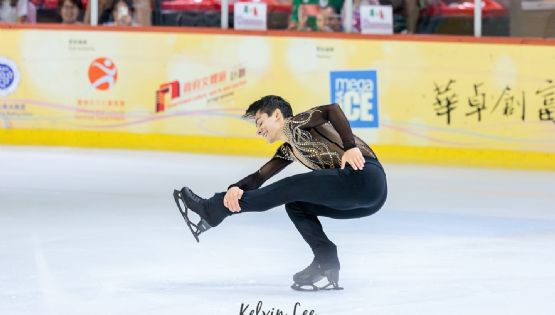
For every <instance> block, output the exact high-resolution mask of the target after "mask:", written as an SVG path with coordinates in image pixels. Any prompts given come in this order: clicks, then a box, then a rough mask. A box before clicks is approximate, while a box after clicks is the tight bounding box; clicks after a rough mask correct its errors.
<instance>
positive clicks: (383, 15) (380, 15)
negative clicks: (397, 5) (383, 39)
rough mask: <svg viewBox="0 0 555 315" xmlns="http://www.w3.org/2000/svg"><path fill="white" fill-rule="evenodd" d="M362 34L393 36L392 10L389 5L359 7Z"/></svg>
mask: <svg viewBox="0 0 555 315" xmlns="http://www.w3.org/2000/svg"><path fill="white" fill-rule="evenodd" d="M360 24H361V32H362V33H363V34H393V9H392V8H391V6H390V5H362V6H360Z"/></svg>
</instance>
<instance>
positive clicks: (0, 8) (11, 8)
mask: <svg viewBox="0 0 555 315" xmlns="http://www.w3.org/2000/svg"><path fill="white" fill-rule="evenodd" d="M28 9H29V2H28V1H27V0H0V23H26V22H27V14H28Z"/></svg>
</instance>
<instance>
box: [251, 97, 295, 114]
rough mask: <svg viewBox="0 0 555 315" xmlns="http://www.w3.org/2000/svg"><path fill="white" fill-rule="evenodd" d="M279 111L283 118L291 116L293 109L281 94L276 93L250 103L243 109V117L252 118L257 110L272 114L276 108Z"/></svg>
mask: <svg viewBox="0 0 555 315" xmlns="http://www.w3.org/2000/svg"><path fill="white" fill-rule="evenodd" d="M278 108H279V110H280V111H281V113H282V114H283V117H284V118H288V117H291V116H293V110H292V109H291V105H290V104H289V103H288V102H287V101H286V100H284V99H283V98H282V97H281V96H277V95H266V96H264V97H262V98H261V99H259V100H258V101H255V102H254V103H252V104H251V105H250V106H249V108H247V110H246V111H245V114H244V115H243V118H253V117H254V116H255V115H256V113H257V112H258V111H260V112H262V113H265V114H267V115H268V116H270V115H272V114H273V113H274V111H275V110H276V109H278Z"/></svg>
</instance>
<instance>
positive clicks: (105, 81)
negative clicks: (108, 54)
mask: <svg viewBox="0 0 555 315" xmlns="http://www.w3.org/2000/svg"><path fill="white" fill-rule="evenodd" d="M117 80H118V69H117V68H116V64H115V63H114V62H113V61H112V60H110V59H108V58H98V59H95V60H94V61H93V62H92V63H91V65H90V66H89V81H90V82H91V84H92V86H93V87H94V88H95V89H97V90H101V91H106V90H110V89H111V88H112V87H113V86H114V85H115V84H116V81H117Z"/></svg>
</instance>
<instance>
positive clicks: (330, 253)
mask: <svg viewBox="0 0 555 315" xmlns="http://www.w3.org/2000/svg"><path fill="white" fill-rule="evenodd" d="M243 117H245V118H254V122H255V124H256V129H257V134H258V135H260V136H262V137H264V138H265V139H266V140H267V141H268V142H269V143H273V142H275V141H278V140H282V141H284V143H283V144H282V145H281V146H280V147H279V148H278V149H277V151H276V153H275V154H274V156H273V157H272V158H271V159H270V161H268V162H267V163H266V164H264V165H263V166H262V167H261V168H260V169H259V170H257V171H256V172H254V173H253V174H251V175H249V176H247V177H245V178H243V179H241V180H240V181H238V182H237V183H235V184H232V185H230V186H229V187H228V190H227V192H221V193H216V194H214V196H213V197H211V198H209V199H204V198H201V197H199V196H197V195H196V194H194V193H193V192H192V191H191V190H190V189H189V188H188V187H183V188H182V189H181V190H180V191H178V190H175V191H174V198H175V201H176V203H177V206H178V207H179V209H180V211H181V213H182V215H183V218H184V219H185V221H186V222H187V225H188V226H189V228H190V229H191V232H192V233H193V235H194V237H195V238H196V239H197V242H198V240H199V239H198V236H199V235H200V234H201V233H203V232H205V231H206V230H208V229H209V228H211V227H215V226H217V225H218V224H220V223H221V222H222V221H223V220H224V219H225V218H226V217H228V216H230V215H234V214H238V213H242V212H261V211H266V210H269V209H272V208H274V207H277V206H280V205H283V204H284V205H285V209H286V211H287V214H288V215H289V218H290V219H291V221H293V224H294V225H295V227H296V228H297V230H298V231H299V233H300V234H301V235H302V237H303V238H304V240H305V241H306V242H307V243H308V245H309V246H310V248H311V249H312V252H313V253H314V260H313V261H312V263H311V264H310V265H309V266H308V267H306V268H305V269H304V270H302V271H300V272H298V273H296V274H295V275H294V276H293V281H294V284H293V285H292V286H291V287H292V288H293V289H296V290H318V289H328V288H330V286H331V287H332V289H337V290H339V289H342V288H340V287H339V285H338V282H339V268H340V265H339V259H338V256H337V247H336V246H335V244H334V243H332V241H330V240H329V239H328V237H327V236H326V234H325V233H324V231H323V229H322V225H321V223H320V221H319V220H318V216H325V217H330V218H335V219H352V218H360V217H365V216H368V215H371V214H373V213H375V212H376V211H378V210H379V209H380V208H381V207H382V205H383V204H384V202H385V200H386V196H387V183H386V176H385V173H384V170H383V168H382V166H381V164H380V162H379V161H378V159H377V158H376V155H375V154H374V152H373V151H372V149H370V147H369V146H368V145H367V144H366V143H364V142H363V141H362V140H361V139H360V138H358V137H356V136H355V135H353V133H352V130H351V128H350V126H349V122H348V120H347V118H346V117H345V115H344V113H343V111H342V110H341V108H340V107H339V105H337V104H331V105H324V106H319V107H315V108H312V109H310V110H307V111H305V112H302V113H300V114H297V115H295V116H293V112H292V109H291V106H290V105H289V103H288V102H287V101H285V100H284V99H283V98H281V97H279V96H274V95H268V96H264V97H262V98H261V99H259V100H257V101H256V102H254V103H252V104H251V105H250V106H249V108H248V109H247V110H246V113H245V114H244V115H243ZM293 161H299V162H300V163H302V164H303V165H305V166H306V167H308V168H309V169H311V170H312V171H311V172H308V173H303V174H297V175H293V176H290V177H287V178H284V179H281V180H279V181H276V182H274V183H272V184H270V185H267V186H265V187H261V186H262V184H263V183H264V182H265V181H266V180H268V179H269V178H270V177H272V176H273V175H275V174H277V173H278V172H279V171H281V170H282V169H284V168H285V167H286V166H287V165H289V164H291V163H292V162H293ZM180 201H181V202H182V203H183V208H182V206H181V204H180ZM188 209H190V210H192V211H193V212H195V213H196V214H198V215H199V216H200V218H201V220H200V221H199V223H197V224H194V223H192V222H191V221H190V219H189V218H188V215H187V210H188ZM324 278H327V279H328V281H329V283H328V284H327V285H325V286H324V287H320V288H318V287H316V286H315V285H314V284H315V283H316V282H318V281H320V280H322V279H324ZM307 286H308V288H306V287H307Z"/></svg>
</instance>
